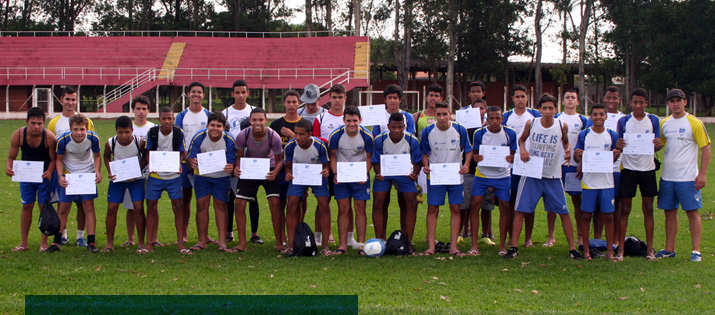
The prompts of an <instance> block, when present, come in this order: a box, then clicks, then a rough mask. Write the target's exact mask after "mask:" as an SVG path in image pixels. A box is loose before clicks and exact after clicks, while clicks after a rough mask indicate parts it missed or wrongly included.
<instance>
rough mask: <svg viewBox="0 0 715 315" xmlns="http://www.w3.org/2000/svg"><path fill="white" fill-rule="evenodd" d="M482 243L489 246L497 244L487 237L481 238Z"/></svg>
mask: <svg viewBox="0 0 715 315" xmlns="http://www.w3.org/2000/svg"><path fill="white" fill-rule="evenodd" d="M482 243H484V244H487V245H489V246H494V245H496V244H497V243H494V241H492V240H491V239H490V238H489V237H488V236H485V237H482Z"/></svg>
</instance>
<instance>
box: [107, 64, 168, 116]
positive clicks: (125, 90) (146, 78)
mask: <svg viewBox="0 0 715 315" xmlns="http://www.w3.org/2000/svg"><path fill="white" fill-rule="evenodd" d="M156 72H157V70H156V69H149V70H147V71H144V72H143V73H142V74H140V75H138V76H136V77H134V78H132V79H131V80H129V81H127V82H125V83H124V84H122V85H120V86H118V87H117V88H115V89H114V90H112V91H110V92H109V93H107V94H105V95H104V96H102V97H99V98H98V99H97V103H98V104H101V105H100V106H99V108H104V107H106V106H107V104H109V103H112V102H114V101H116V100H118V99H120V98H121V97H123V96H125V95H127V94H129V93H131V92H132V91H134V90H135V89H137V88H138V87H140V86H142V85H144V84H147V83H149V82H152V81H154V80H156ZM99 108H98V109H99Z"/></svg>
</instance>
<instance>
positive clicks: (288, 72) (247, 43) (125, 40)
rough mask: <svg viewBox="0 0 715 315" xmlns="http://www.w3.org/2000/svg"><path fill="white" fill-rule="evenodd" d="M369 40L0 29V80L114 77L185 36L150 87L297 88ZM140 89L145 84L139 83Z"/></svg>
mask: <svg viewBox="0 0 715 315" xmlns="http://www.w3.org/2000/svg"><path fill="white" fill-rule="evenodd" d="M368 40H369V39H368V38H367V37H312V38H215V37H174V38H171V37H0V56H3V57H2V58H0V84H2V85H59V84H72V85H83V86H87V85H99V86H103V85H108V86H116V85H121V84H124V83H125V82H127V81H129V80H130V79H132V78H134V77H135V76H137V75H138V74H140V73H142V72H143V71H145V70H146V69H161V67H162V65H163V63H164V60H165V58H166V55H167V52H168V50H169V47H171V44H172V43H174V42H176V43H186V47H185V49H184V51H183V55H182V56H181V61H180V62H179V65H178V67H177V69H176V70H175V73H174V77H173V78H170V79H168V80H166V79H163V80H157V81H154V82H151V83H148V85H149V87H151V86H156V85H157V84H161V85H168V84H174V85H177V86H180V85H188V84H189V83H190V82H192V81H201V82H202V83H204V84H205V85H207V86H213V87H230V86H231V85H232V83H233V81H235V80H236V79H244V80H246V82H247V83H248V84H249V86H250V87H252V88H262V87H264V86H265V88H267V89H280V88H302V87H303V86H305V85H306V84H309V83H316V84H318V85H321V84H323V83H326V82H329V81H330V80H331V79H333V78H335V77H337V76H339V75H341V74H344V73H345V72H346V71H352V70H354V68H355V43H357V42H367V41H368ZM349 77H350V81H349V82H346V83H345V85H346V88H348V89H352V88H353V87H355V86H367V83H368V80H367V79H364V78H362V79H355V78H353V76H352V75H350V76H349ZM343 78H347V76H344V77H343ZM146 89H147V85H145V86H144V87H143V88H142V89H141V90H146ZM137 92H138V91H137ZM135 95H136V94H135ZM125 102H126V100H124V101H123V102H122V103H125ZM120 105H121V104H119V106H117V105H116V104H112V106H111V111H116V110H117V107H118V108H121V106H120ZM108 110H110V108H109V107H108Z"/></svg>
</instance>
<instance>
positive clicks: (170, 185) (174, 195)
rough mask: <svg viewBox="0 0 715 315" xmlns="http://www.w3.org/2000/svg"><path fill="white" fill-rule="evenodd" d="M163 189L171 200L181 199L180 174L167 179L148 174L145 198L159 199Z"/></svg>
mask: <svg viewBox="0 0 715 315" xmlns="http://www.w3.org/2000/svg"><path fill="white" fill-rule="evenodd" d="M164 191H166V193H167V194H169V199H171V200H176V199H181V198H182V197H183V193H182V192H181V176H179V177H177V178H174V179H169V180H165V179H161V178H156V177H152V176H149V179H147V185H146V194H145V195H146V196H145V197H146V200H159V199H161V193H162V192H164Z"/></svg>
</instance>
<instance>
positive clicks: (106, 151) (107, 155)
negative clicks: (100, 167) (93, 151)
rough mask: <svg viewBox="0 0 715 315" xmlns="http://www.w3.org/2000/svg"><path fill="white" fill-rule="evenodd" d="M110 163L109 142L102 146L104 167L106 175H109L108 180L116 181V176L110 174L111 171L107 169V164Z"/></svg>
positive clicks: (110, 150) (110, 149) (110, 151)
mask: <svg viewBox="0 0 715 315" xmlns="http://www.w3.org/2000/svg"><path fill="white" fill-rule="evenodd" d="M111 161H112V148H111V146H110V145H109V141H107V143H105V144H104V166H106V167H107V175H109V180H114V179H116V176H114V174H112V169H111V168H110V167H109V162H111Z"/></svg>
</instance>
